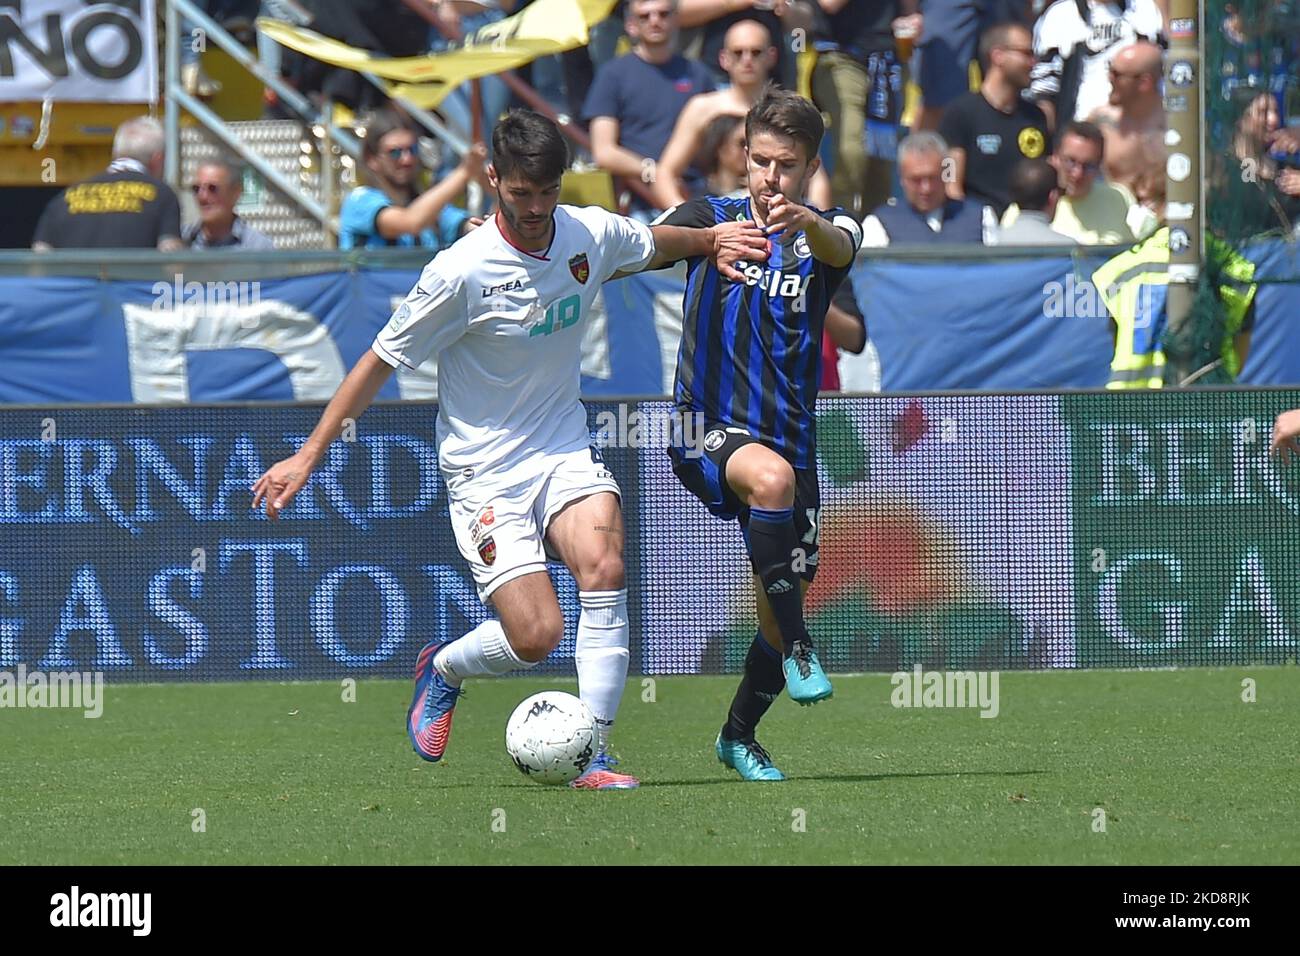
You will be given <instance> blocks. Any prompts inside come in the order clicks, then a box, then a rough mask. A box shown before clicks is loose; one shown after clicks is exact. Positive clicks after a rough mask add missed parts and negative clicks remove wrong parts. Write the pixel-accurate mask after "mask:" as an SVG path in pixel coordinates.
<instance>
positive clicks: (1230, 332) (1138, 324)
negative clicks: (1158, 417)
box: [1092, 226, 1256, 389]
mask: <svg viewBox="0 0 1300 956" xmlns="http://www.w3.org/2000/svg"><path fill="white" fill-rule="evenodd" d="M1207 244H1209V246H1210V248H1208V249H1207V252H1209V253H1211V254H1216V255H1222V256H1224V257H1225V262H1224V272H1225V273H1226V274H1227V275H1228V276H1229V277H1230V278H1232V279H1235V280H1237V282H1225V283H1224V284H1222V285H1220V286H1219V297H1220V299H1221V301H1222V302H1223V306H1224V312H1225V314H1226V327H1225V330H1224V336H1223V342H1222V345H1221V347H1220V354H1221V355H1222V357H1223V364H1224V368H1225V369H1227V371H1228V373H1229V374H1230V375H1231V376H1232V377H1233V378H1236V376H1237V374H1238V373H1239V372H1240V371H1241V359H1240V356H1238V355H1237V349H1236V346H1235V345H1234V343H1233V339H1234V338H1235V337H1236V335H1237V333H1238V332H1239V331H1241V326H1242V323H1243V322H1244V321H1245V318H1246V312H1247V310H1248V309H1249V308H1250V303H1251V300H1252V299H1253V298H1254V296H1255V289H1256V286H1255V285H1253V284H1250V283H1251V280H1252V279H1253V278H1254V276H1255V264H1254V263H1253V262H1251V261H1250V260H1249V259H1246V258H1244V257H1243V256H1240V255H1238V254H1237V253H1236V252H1234V251H1232V250H1231V249H1228V248H1227V247H1225V246H1223V245H1222V243H1220V242H1219V241H1218V240H1217V239H1215V238H1214V237H1212V236H1210V237H1207ZM1092 282H1093V286H1094V287H1095V288H1096V290H1097V293H1098V295H1099V296H1100V297H1101V300H1102V301H1103V302H1104V303H1105V304H1106V308H1107V309H1108V310H1109V311H1110V314H1111V318H1113V319H1114V320H1115V325H1116V327H1117V330H1118V331H1117V332H1116V335H1115V357H1114V359H1113V360H1112V361H1111V363H1110V381H1108V382H1107V383H1106V387H1107V388H1117V389H1119V388H1163V387H1164V384H1165V353H1164V352H1162V351H1161V350H1160V339H1161V337H1162V336H1163V335H1164V331H1165V319H1166V316H1167V300H1168V292H1169V227H1168V226H1164V227H1162V228H1161V229H1159V230H1157V231H1156V232H1155V233H1153V234H1152V235H1151V236H1150V237H1149V238H1148V239H1146V240H1145V241H1144V242H1140V243H1138V244H1137V245H1135V246H1133V247H1132V248H1131V249H1129V250H1127V251H1125V252H1121V253H1120V254H1119V255H1117V256H1115V257H1114V258H1112V259H1109V260H1107V261H1106V262H1105V263H1103V264H1102V266H1101V268H1099V269H1098V270H1097V271H1096V272H1094V273H1093V274H1092ZM1238 282H1239V283H1242V284H1241V285H1238V284H1237V283H1238Z"/></svg>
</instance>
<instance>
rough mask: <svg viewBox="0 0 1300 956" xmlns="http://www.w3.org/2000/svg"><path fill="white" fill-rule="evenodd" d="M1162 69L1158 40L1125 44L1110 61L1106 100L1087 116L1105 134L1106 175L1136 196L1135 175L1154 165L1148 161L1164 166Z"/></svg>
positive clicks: (1136, 178)
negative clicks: (1108, 97) (1107, 97)
mask: <svg viewBox="0 0 1300 956" xmlns="http://www.w3.org/2000/svg"><path fill="white" fill-rule="evenodd" d="M1160 74H1161V63H1160V48H1159V47H1158V46H1156V45H1155V44H1154V43H1145V42H1142V43H1134V44H1132V45H1130V46H1126V47H1124V49H1122V50H1120V51H1119V52H1118V53H1116V54H1115V58H1114V59H1113V60H1111V62H1110V102H1109V103H1107V105H1105V106H1101V107H1098V108H1097V109H1096V110H1095V111H1093V114H1092V116H1091V117H1090V119H1089V121H1090V122H1092V123H1095V124H1096V125H1097V126H1099V127H1100V128H1101V132H1102V135H1103V136H1105V137H1106V154H1105V155H1106V161H1105V165H1104V172H1105V173H1106V178H1107V179H1108V180H1110V182H1111V183H1113V184H1115V185H1118V186H1123V187H1124V188H1125V189H1127V190H1128V191H1129V192H1130V193H1131V194H1132V195H1133V196H1134V197H1135V198H1136V196H1137V193H1138V183H1139V181H1140V180H1141V179H1142V178H1143V177H1144V176H1146V175H1147V174H1148V173H1150V172H1151V171H1152V170H1151V168H1150V164H1151V163H1152V162H1161V166H1160V169H1161V171H1163V170H1164V164H1163V162H1162V154H1163V145H1164V141H1165V107H1164V103H1163V102H1162V100H1161V96H1160Z"/></svg>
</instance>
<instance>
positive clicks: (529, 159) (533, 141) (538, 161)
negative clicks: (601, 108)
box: [492, 109, 569, 185]
mask: <svg viewBox="0 0 1300 956" xmlns="http://www.w3.org/2000/svg"><path fill="white" fill-rule="evenodd" d="M492 165H493V166H494V167H495V168H496V172H497V178H498V179H506V178H508V177H509V176H511V175H513V174H514V173H516V172H518V173H519V175H521V176H523V177H524V179H526V180H528V181H529V182H531V183H535V184H539V185H540V184H545V183H553V182H555V181H556V180H557V179H559V178H560V177H561V176H563V175H564V171H565V170H566V169H568V168H569V144H568V143H566V142H565V141H564V137H563V136H562V135H561V134H560V128H559V127H558V126H556V125H555V124H554V123H553V122H551V121H550V120H549V119H547V118H546V117H545V116H542V115H541V114H540V113H534V112H533V111H532V110H523V109H516V110H511V111H510V112H509V113H507V114H506V115H505V116H504V117H502V118H501V120H500V122H498V123H497V125H496V128H495V129H494V130H492Z"/></svg>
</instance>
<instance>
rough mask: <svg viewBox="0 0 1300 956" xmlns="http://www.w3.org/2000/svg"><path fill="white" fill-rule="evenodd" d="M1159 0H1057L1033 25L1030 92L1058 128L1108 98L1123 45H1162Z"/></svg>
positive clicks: (1100, 104)
mask: <svg viewBox="0 0 1300 956" xmlns="http://www.w3.org/2000/svg"><path fill="white" fill-rule="evenodd" d="M1163 27H1164V17H1163V15H1162V14H1161V13H1160V7H1159V6H1157V4H1156V2H1155V0H1056V2H1055V3H1053V4H1052V5H1051V6H1049V7H1048V8H1047V9H1046V10H1045V11H1044V12H1043V15H1042V16H1041V17H1039V18H1038V22H1037V23H1036V24H1035V25H1034V55H1035V57H1036V58H1037V60H1038V62H1037V63H1036V64H1035V65H1034V69H1033V72H1032V73H1031V77H1032V80H1031V82H1030V85H1029V89H1030V92H1031V93H1032V94H1033V97H1034V99H1035V100H1036V101H1037V102H1038V105H1039V106H1040V107H1042V109H1043V112H1044V113H1046V114H1047V119H1048V122H1049V123H1051V125H1052V127H1053V128H1054V129H1058V130H1059V129H1061V128H1062V127H1063V126H1065V124H1066V123H1068V122H1069V121H1070V120H1076V119H1077V120H1081V119H1086V118H1087V117H1088V116H1089V115H1091V114H1092V112H1093V110H1095V109H1097V108H1098V107H1099V106H1103V105H1105V104H1106V102H1107V101H1108V100H1109V99H1110V63H1111V60H1112V59H1114V57H1115V54H1116V53H1118V52H1119V51H1120V50H1121V49H1122V48H1123V47H1126V46H1129V45H1130V44H1132V43H1136V42H1137V41H1139V40H1145V41H1147V42H1148V43H1159V41H1160V34H1161V30H1162V29H1163Z"/></svg>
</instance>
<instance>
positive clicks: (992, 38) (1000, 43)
mask: <svg viewBox="0 0 1300 956" xmlns="http://www.w3.org/2000/svg"><path fill="white" fill-rule="evenodd" d="M1017 30H1023V31H1024V32H1025V33H1028V34H1029V35H1030V36H1031V37H1032V36H1033V32H1032V31H1031V30H1030V29H1029V27H1027V26H1025V25H1024V24H1023V23H1016V22H1015V21H1014V20H1012V21H1008V22H1006V23H995V24H993V26H991V27H989V28H988V29H987V30H985V31H984V32H983V33H981V34H980V50H979V59H980V69H981V70H983V71H984V72H985V73H987V72H988V71H989V64H990V63H992V62H993V59H992V57H993V48H994V47H1006V45H1007V44H1008V43H1009V42H1011V34H1012V33H1013V32H1015V31H1017Z"/></svg>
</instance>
